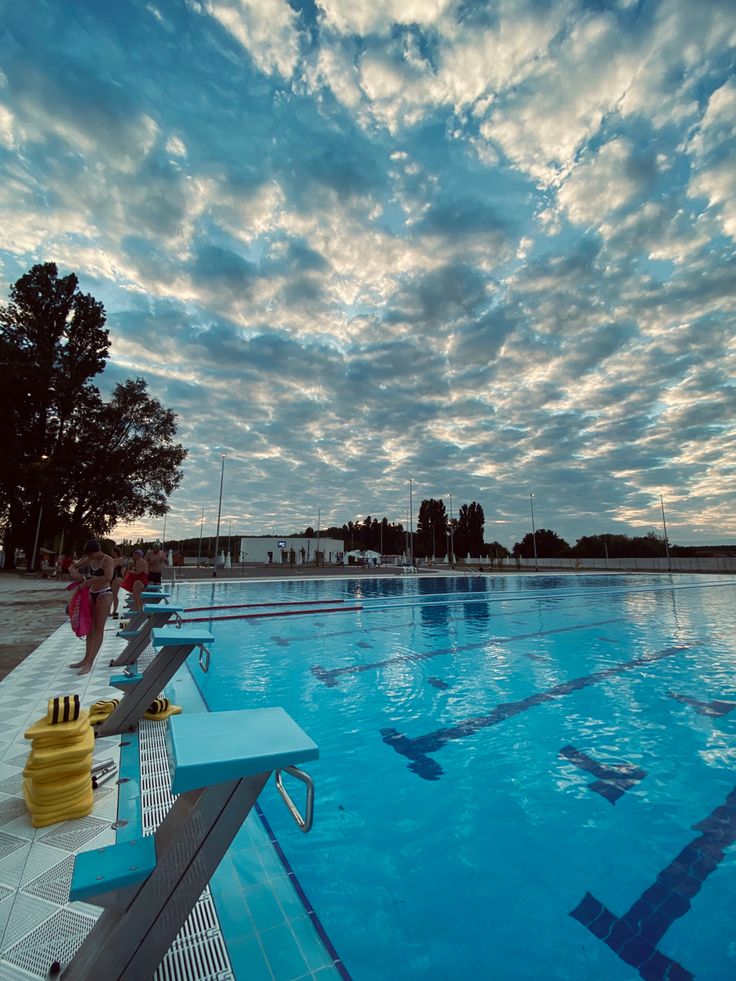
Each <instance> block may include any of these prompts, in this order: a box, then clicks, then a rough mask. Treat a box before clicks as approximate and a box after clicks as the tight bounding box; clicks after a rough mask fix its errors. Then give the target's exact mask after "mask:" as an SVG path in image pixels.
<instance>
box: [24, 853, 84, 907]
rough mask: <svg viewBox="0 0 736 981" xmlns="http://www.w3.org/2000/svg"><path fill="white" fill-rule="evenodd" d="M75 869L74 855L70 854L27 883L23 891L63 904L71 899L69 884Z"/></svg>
mask: <svg viewBox="0 0 736 981" xmlns="http://www.w3.org/2000/svg"><path fill="white" fill-rule="evenodd" d="M73 871H74V856H73V855H69V856H68V857H67V858H65V859H64V861H63V862H59V863H57V864H56V865H54V866H53V867H52V868H50V869H47V870H46V871H45V872H42V873H41V875H39V876H37V877H36V878H35V879H33V880H32V881H31V882H28V883H26V885H24V886H23V887H22V888H23V892H27V893H30V894H31V896H38V897H40V898H41V899H46V900H47V901H48V902H50V903H58V905H59V906H63V905H64V904H65V903H67V902H68V901H69V886H70V885H71V881H72V872H73Z"/></svg>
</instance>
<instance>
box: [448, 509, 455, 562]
mask: <svg viewBox="0 0 736 981" xmlns="http://www.w3.org/2000/svg"><path fill="white" fill-rule="evenodd" d="M449 493H450V568H451V569H454V568H455V528H454V526H453V523H452V491H450V492H449Z"/></svg>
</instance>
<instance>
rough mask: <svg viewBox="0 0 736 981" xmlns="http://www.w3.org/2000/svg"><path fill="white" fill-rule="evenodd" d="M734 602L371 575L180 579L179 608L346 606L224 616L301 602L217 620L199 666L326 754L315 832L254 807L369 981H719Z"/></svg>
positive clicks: (213, 692)
mask: <svg viewBox="0 0 736 981" xmlns="http://www.w3.org/2000/svg"><path fill="white" fill-rule="evenodd" d="M735 587H736V583H735V582H734V581H733V580H722V579H716V578H715V577H685V576H680V577H673V578H670V577H668V576H651V577H645V576H636V577H634V576H603V575H601V576H594V577H593V576H591V577H585V576H552V575H549V576H546V575H545V576H542V575H540V576H517V577H514V576H506V577H501V576H499V577H495V576H494V577H462V578H440V577H437V578H435V577H432V578H429V577H427V578H418V579H414V578H413V577H412V578H411V579H409V578H407V579H398V578H384V579H380V578H378V579H367V578H366V579H364V578H360V579H340V580H322V581H294V580H290V581H284V582H281V583H278V584H276V583H273V582H269V583H244V584H235V583H229V584H222V583H221V584H217V585H216V586H213V585H211V584H207V585H201V584H198V585H193V586H188V585H187V586H185V585H182V586H179V587H178V590H177V602H183V604H184V605H185V606H208V605H223V604H231V603H232V604H236V603H269V602H271V603H273V602H280V603H297V604H306V603H313V604H314V603H315V602H317V603H319V602H322V601H326V605H327V607H329V608H330V609H331V610H333V612H323V611H322V610H321V608H320V606H319V605H312V606H306V605H304V606H295V607H288V606H286V607H265V606H264V607H262V608H261V609H260V610H258V609H257V608H254V609H249V610H245V611H239V610H222V611H216V613H215V615H218V616H227V615H233V616H235V615H239V613H242V612H247V613H254V612H261V613H265V612H270V613H276V612H281V613H290V614H291V613H294V612H295V611H300V610H301V611H303V612H302V613H301V614H300V615H289V616H278V617H268V618H254V619H239V620H213V621H212V623H211V627H210V629H211V630H212V632H213V633H214V635H215V638H216V644H215V646H214V650H213V655H214V656H213V660H212V667H211V670H210V673H209V674H207V675H202V674H201V673H200V672H199V671H197V670H194V671H193V675H194V677H195V678H196V680H197V684H198V686H199V687H200V690H201V692H202V695H203V697H204V698H205V700H206V702H207V704H208V705H209V707H210V708H211V709H230V708H238V707H247V706H253V707H259V706H266V705H283V706H284V707H285V708H286V710H287V711H288V712H289V713H290V714H291V715H292V716H293V717H294V718H295V719H296V720H297V721H298V722H299V723H300V724H301V725H302V726H303V728H304V729H305V730H306V731H307V732H308V733H309V735H310V736H311V737H312V738H313V739H314V740H315V741H316V742H317V743H318V744H319V747H320V756H321V758H320V761H319V763H316V764H313V765H311V766H310V767H309V768H308V769H309V771H310V773H311V774H312V776H313V777H314V779H315V784H316V801H315V822H314V828H313V830H312V832H311V833H310V834H309V835H308V836H307V837H304V836H302V835H301V834H300V833H299V832H298V831H297V830H296V828H295V827H294V826H293V825H292V824H291V822H290V819H289V817H288V815H287V813H286V811H285V809H284V808H283V805H282V804H281V803H280V801H279V799H278V797H277V795H276V793H275V791H274V790H273V788H272V787H270V788H269V790H268V791H267V793H266V796H265V798H264V802H263V806H264V810H265V812H266V815H267V817H268V819H269V821H270V823H271V825H272V826H273V828H274V830H275V832H276V834H277V837H278V838H279V840H280V842H281V844H282V847H283V848H284V851H285V852H286V854H287V856H288V858H289V861H290V862H291V865H292V866H293V868H294V870H295V872H296V874H297V876H298V877H299V880H300V881H301V883H302V885H303V887H304V888H305V890H306V892H307V894H308V895H309V897H310V899H311V901H312V903H313V904H314V907H315V909H316V910H317V912H318V914H319V916H320V918H321V920H322V922H323V924H324V925H325V927H326V929H327V932H328V934H329V935H330V938H331V940H332V942H333V943H334V944H335V946H336V948H337V950H338V952H339V954H340V955H341V957H342V959H343V961H344V963H345V964H346V966H347V968H348V970H349V971H350V973H351V974H352V976H353V977H354V978H355V979H357V981H361V979H394V978H396V977H397V976H399V975H401V976H403V977H404V978H411V979H414V978H423V979H425V978H430V979H452V981H457V979H466V978H471V977H479V978H498V979H522V978H523V979H528V978H535V979H537V978H555V979H565V981H573V979H575V981H577V979H592V978H610V979H628V978H635V977H637V976H639V975H640V976H642V977H645V978H649V977H651V978H661V977H668V978H672V979H674V978H686V977H690V976H695V977H697V978H699V979H713V981H716V979H718V981H720V979H725V978H733V977H734V976H736V929H734V926H733V923H734V918H733V910H734V909H736V854H735V852H736V849H735V848H734V846H733V841H734V838H735V837H736V790H735V789H734V788H735V787H736V775H735V772H734V771H735V769H736V768H735V766H734V764H735V763H736V741H735V739H734V729H735V726H736V711H731V709H732V708H733V707H734V706H732V705H731V704H729V702H730V700H733V699H736V683H735V681H734V668H735V667H736V613H735V612H734V611H735V610H736V603H735V602H734V600H735V598H736V597H735V596H734V592H735ZM358 605H360V606H362V609H358V610H356V609H352V608H353V607H355V606H358ZM346 607H351V609H345V608H346ZM190 616H192V617H202V616H207V614H206V613H192V614H190ZM295 793H297V791H296V789H295Z"/></svg>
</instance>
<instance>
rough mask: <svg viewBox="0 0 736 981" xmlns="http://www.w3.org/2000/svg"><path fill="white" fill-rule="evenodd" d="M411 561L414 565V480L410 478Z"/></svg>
mask: <svg viewBox="0 0 736 981" xmlns="http://www.w3.org/2000/svg"><path fill="white" fill-rule="evenodd" d="M409 561H410V562H411V564H412V565H414V480H413V478H412V477H409Z"/></svg>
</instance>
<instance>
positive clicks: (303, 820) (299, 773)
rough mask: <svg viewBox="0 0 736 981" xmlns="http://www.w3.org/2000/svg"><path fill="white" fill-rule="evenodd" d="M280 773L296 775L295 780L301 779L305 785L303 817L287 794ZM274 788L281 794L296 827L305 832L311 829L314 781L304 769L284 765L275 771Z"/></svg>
mask: <svg viewBox="0 0 736 981" xmlns="http://www.w3.org/2000/svg"><path fill="white" fill-rule="evenodd" d="M282 773H289V774H290V775H291V776H292V777H296V779H297V780H301V782H302V783H303V784H305V785H306V787H307V803H306V814H305V816H304V817H302V816H301V814H300V813H299V808H298V807H297V806H296V804H295V803H294V801H293V800H292V799H291V797H290V796H289V792H288V791H287V789H286V787H284V782H283V780H282V778H281V774H282ZM276 789H277V790H278V792H279V793H280V794H281V797H282V799H283V801H284V803H285V804H286V806H287V808H288V809H289V813H290V814H291V816H292V817H293V818H294V820H295V821H296V824H297V827H298V828H299V830H300V831H303V832H304V834H306V833H307V832H308V831H310V830H311V827H312V821H313V820H314V781H313V780H312V778H311V777H310V776H309V774H308V773H305V772H304V770H300V769H298V767H296V766H285V767H283V769H281V770H277V771H276Z"/></svg>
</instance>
